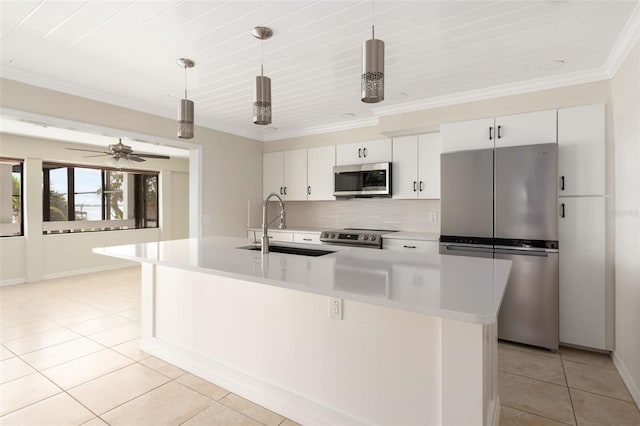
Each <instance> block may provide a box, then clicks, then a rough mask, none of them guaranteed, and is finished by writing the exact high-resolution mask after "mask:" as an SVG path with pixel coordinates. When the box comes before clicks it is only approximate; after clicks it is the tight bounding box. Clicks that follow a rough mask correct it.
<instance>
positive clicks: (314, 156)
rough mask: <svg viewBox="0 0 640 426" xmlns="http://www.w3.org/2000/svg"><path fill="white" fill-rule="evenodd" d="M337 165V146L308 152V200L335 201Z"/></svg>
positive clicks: (313, 149)
mask: <svg viewBox="0 0 640 426" xmlns="http://www.w3.org/2000/svg"><path fill="white" fill-rule="evenodd" d="M335 164H336V147H335V145H330V146H321V147H318V148H309V149H308V150H307V200H335V197H334V196H333V166H334V165H335Z"/></svg>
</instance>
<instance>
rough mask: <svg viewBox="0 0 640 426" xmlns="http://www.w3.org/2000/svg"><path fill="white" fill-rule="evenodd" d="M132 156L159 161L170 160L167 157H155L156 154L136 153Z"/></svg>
mask: <svg viewBox="0 0 640 426" xmlns="http://www.w3.org/2000/svg"><path fill="white" fill-rule="evenodd" d="M134 155H136V156H138V157H144V158H159V159H161V160H169V159H171V157H168V156H166V155H157V154H138V153H136V154H134Z"/></svg>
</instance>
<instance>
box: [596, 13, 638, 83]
mask: <svg viewBox="0 0 640 426" xmlns="http://www.w3.org/2000/svg"><path fill="white" fill-rule="evenodd" d="M638 40H640V1H639V2H638V3H637V4H636V7H635V8H634V9H633V12H631V16H630V17H629V19H628V20H627V23H626V24H625V26H624V28H623V29H622V32H621V33H620V36H619V37H618V39H617V40H616V43H615V44H614V45H613V49H611V53H609V56H608V57H607V60H606V61H605V63H604V67H603V68H604V70H605V72H606V73H607V75H608V76H609V78H613V76H614V75H615V74H616V72H618V69H619V68H620V66H621V65H622V63H623V62H624V60H625V59H626V58H627V56H628V55H629V52H631V49H633V47H634V46H635V45H636V43H637V42H638Z"/></svg>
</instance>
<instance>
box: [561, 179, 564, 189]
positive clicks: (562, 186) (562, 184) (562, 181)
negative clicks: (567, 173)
mask: <svg viewBox="0 0 640 426" xmlns="http://www.w3.org/2000/svg"><path fill="white" fill-rule="evenodd" d="M560 191H564V176H560Z"/></svg>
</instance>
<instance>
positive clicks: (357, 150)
mask: <svg viewBox="0 0 640 426" xmlns="http://www.w3.org/2000/svg"><path fill="white" fill-rule="evenodd" d="M391 159H392V155H391V139H380V140H375V141H368V142H360V143H350V144H343V145H336V166H349V165H352V164H366V163H386V162H390V161H391Z"/></svg>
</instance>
